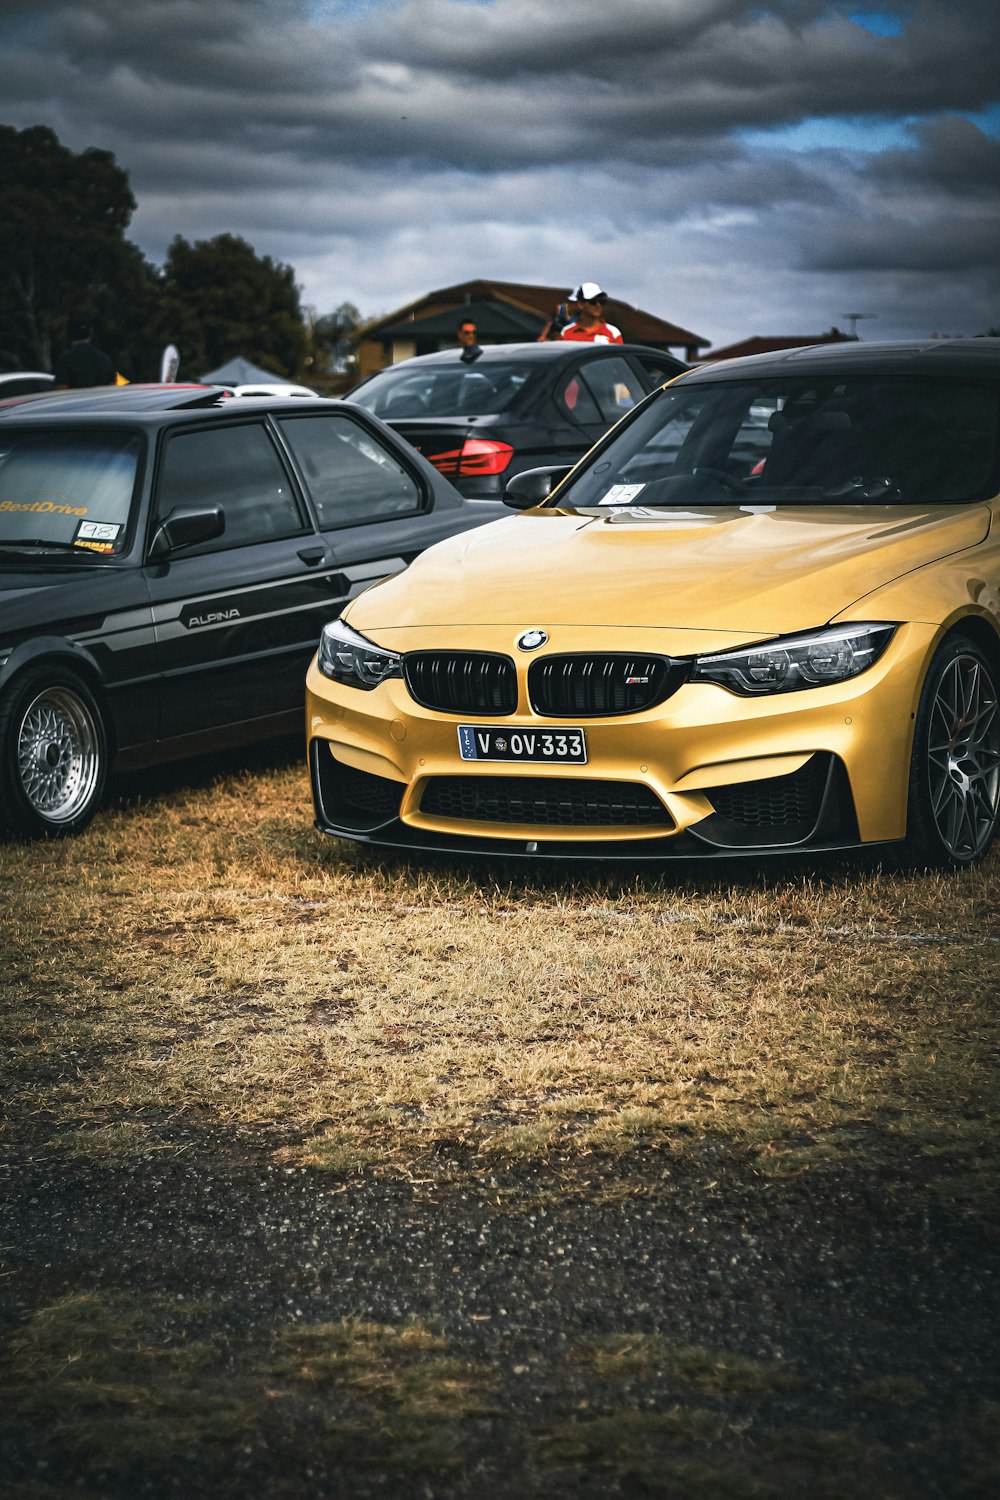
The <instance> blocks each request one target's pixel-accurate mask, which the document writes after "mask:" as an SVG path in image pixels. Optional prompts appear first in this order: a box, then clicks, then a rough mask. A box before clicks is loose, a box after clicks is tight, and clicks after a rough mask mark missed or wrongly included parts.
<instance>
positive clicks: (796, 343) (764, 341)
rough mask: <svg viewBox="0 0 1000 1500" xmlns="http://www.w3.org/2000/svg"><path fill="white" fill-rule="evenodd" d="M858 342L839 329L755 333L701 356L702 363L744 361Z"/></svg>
mask: <svg viewBox="0 0 1000 1500" xmlns="http://www.w3.org/2000/svg"><path fill="white" fill-rule="evenodd" d="M856 342H857V340H856V339H855V338H854V337H853V336H852V335H851V334H849V333H841V331H840V329H839V328H831V329H830V331H829V333H800V334H773V335H771V334H760V333H755V334H752V335H751V336H750V338H748V339H741V340H740V342H739V343H738V344H723V345H721V346H720V347H719V348H718V349H708V350H706V351H705V353H704V354H703V355H702V356H701V359H702V362H703V363H707V362H708V361H709V360H713V359H742V358H743V356H744V355H746V354H779V353H780V352H781V350H782V349H801V348H804V347H805V346H807V345H810V344H853V343H856Z"/></svg>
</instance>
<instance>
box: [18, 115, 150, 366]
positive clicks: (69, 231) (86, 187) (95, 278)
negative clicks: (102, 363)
mask: <svg viewBox="0 0 1000 1500" xmlns="http://www.w3.org/2000/svg"><path fill="white" fill-rule="evenodd" d="M0 182H2V183H3V195H4V208H3V213H2V215H0V363H2V364H5V365H7V366H8V367H9V368H10V367H12V368H22V369H32V368H33V369H42V370H49V369H51V368H52V352H53V350H54V349H58V348H60V347H61V346H62V344H63V343H65V340H66V321H67V318H68V317H69V315H70V314H71V313H73V312H81V313H83V314H84V315H86V316H88V317H92V318H93V319H94V321H95V324H96V326H97V330H98V341H99V342H101V343H102V344H104V345H105V347H106V348H107V352H108V353H109V354H110V356H111V358H112V360H113V361H114V362H115V363H116V364H118V366H119V368H121V369H123V370H124V371H125V372H126V373H129V374H131V373H132V365H133V362H135V361H136V360H138V359H139V358H141V357H142V356H143V355H144V354H145V352H146V351H145V350H144V348H143V334H142V331H143V329H144V328H145V327H147V326H148V318H149V316H150V313H151V311H152V307H153V302H154V299H155V296H156V278H155V272H154V271H153V268H152V267H151V266H150V265H149V264H148V263H147V262H146V261H145V260H144V258H143V256H142V254H141V253H140V251H139V250H138V249H137V248H136V246H135V245H133V244H130V242H129V241H128V240H126V238H125V230H126V228H127V227H128V224H129V221H130V219H131V217H132V212H133V210H134V208H135V199H134V197H133V196H132V191H131V189H130V187H129V181H128V175H127V173H125V172H124V171H122V169H121V168H120V167H119V166H118V165H117V164H116V162H115V159H114V156H113V155H112V154H111V152H110V151H99V150H97V149H96V148H95V147H88V148H87V149H86V150H85V151H82V152H80V153H79V155H77V154H76V153H74V152H72V151H70V150H69V149H68V147H66V146H63V145H62V144H61V143H60V141H59V139H58V137H57V136H56V135H55V134H54V132H53V131H51V130H49V129H48V128H47V127H46V126H43V125H34V126H31V127H30V128H29V129H27V130H21V131H18V130H15V129H13V128H12V127H10V126H6V125H5V126H0Z"/></svg>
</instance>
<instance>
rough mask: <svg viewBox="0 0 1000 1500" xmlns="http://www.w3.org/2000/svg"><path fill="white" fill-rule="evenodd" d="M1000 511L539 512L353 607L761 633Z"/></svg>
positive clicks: (891, 571) (842, 605) (854, 591)
mask: <svg viewBox="0 0 1000 1500" xmlns="http://www.w3.org/2000/svg"><path fill="white" fill-rule="evenodd" d="M989 527H990V510H989V508H988V507H987V506H984V505H969V506H961V507H959V508H953V507H948V508H945V507H943V506H937V507H926V506H925V507H922V508H917V507H906V506H865V507H864V508H861V507H858V506H843V507H836V508H832V507H823V508H822V509H819V508H808V507H800V508H794V509H782V510H768V509H764V508H760V509H758V510H751V509H749V508H746V507H744V508H738V507H735V506H733V507H723V508H718V509H711V510H709V509H706V510H703V511H697V512H695V511H677V510H672V511H652V510H650V511H643V510H641V509H638V508H637V509H633V510H623V511H617V512H611V513H609V514H597V513H595V512H593V511H570V510H535V511H529V512H525V513H523V514H522V515H519V516H515V517H510V518H509V519H505V520H502V521H498V522H496V523H495V524H493V525H491V526H484V527H480V528H478V529H477V530H475V531H470V532H465V533H463V534H462V535H461V536H458V537H455V538H452V539H451V540H449V541H446V542H443V543H441V544H440V545H439V546H436V547H432V548H431V549H430V550H429V551H427V552H425V553H423V554H422V556H420V557H419V558H417V560H416V561H415V562H414V563H413V564H412V565H411V566H410V568H409V569H408V570H407V572H405V573H403V574H400V575H398V576H397V577H395V578H392V579H389V580H387V581H386V582H385V583H382V584H379V585H377V586H376V587H375V588H373V589H371V590H369V591H368V592H367V593H366V594H363V595H362V596H361V597H360V598H359V599H358V600H357V601H356V602H355V604H354V605H353V606H352V608H351V612H350V620H351V624H352V625H353V626H354V628H355V629H356V630H361V631H362V632H364V631H367V630H377V629H379V630H385V629H387V628H388V629H391V628H393V627H399V628H406V627H414V626H419V627H429V626H451V627H454V626H459V627H476V626H484V627H485V626H494V625H502V626H505V627H507V626H515V627H524V626H526V625H527V626H545V627H549V626H552V625H560V626H568V625H572V626H593V625H601V626H608V627H611V626H624V627H631V628H640V629H649V628H661V629H662V628H667V629H668V630H676V631H684V630H693V631H698V632H705V631H711V632H721V633H729V632H732V633H735V634H738V635H741V636H749V637H762V636H769V635H781V634H787V633H788V632H791V631H796V630H803V629H808V628H810V627H812V626H815V625H819V624H823V623H825V622H826V621H827V620H830V619H832V618H833V617H834V616H836V615H837V614H839V613H840V612H841V611H842V610H844V609H846V608H848V606H850V605H852V604H854V603H856V602H857V601H858V600H859V599H861V598H862V597H863V596H864V595H865V594H867V593H870V592H871V591H872V590H874V589H877V588H879V587H881V586H882V585H883V584H886V583H888V582H890V581H891V580H892V579H894V578H898V577H900V576H901V575H902V574H904V573H909V572H911V571H912V570H913V569H915V568H920V567H922V566H924V565H925V564H927V563H929V562H932V561H934V560H935V559H936V558H939V557H944V556H946V555H947V554H949V553H952V552H958V551H961V550H962V549H964V548H966V547H972V546H975V545H976V543H978V542H981V541H982V540H983V539H984V538H985V537H986V535H987V533H988V531H989Z"/></svg>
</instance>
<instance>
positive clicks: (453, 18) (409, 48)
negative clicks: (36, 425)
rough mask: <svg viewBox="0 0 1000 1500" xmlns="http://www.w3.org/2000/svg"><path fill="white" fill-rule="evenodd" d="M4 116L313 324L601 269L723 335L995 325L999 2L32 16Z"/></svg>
mask: <svg viewBox="0 0 1000 1500" xmlns="http://www.w3.org/2000/svg"><path fill="white" fill-rule="evenodd" d="M0 98H2V99H3V100H4V101H5V102H4V107H3V111H2V114H3V119H4V122H5V123H7V124H12V125H16V126H18V127H22V128H23V127H24V126H27V125H32V124H46V125H50V126H51V127H52V128H53V129H54V130H55V131H56V132H57V134H58V135H59V137H60V139H62V140H63V141H64V143H65V144H67V145H69V146H71V147H72V148H73V149H74V150H81V149H82V148H83V147H85V146H89V145H95V146H100V147H103V148H105V149H107V150H111V151H113V152H114V153H115V156H116V158H117V159H118V161H119V163H120V164H121V165H122V166H123V167H124V168H125V169H126V170H127V171H128V172H129V175H130V178H131V182H132V187H133V190H134V192H135V195H136V197H137V199H138V202H139V209H138V212H137V214H136V216H135V219H134V221H133V224H132V227H131V231H130V233H131V235H132V237H133V238H134V239H135V240H136V241H137V242H138V243H139V244H140V245H141V246H142V248H143V250H144V251H145V252H146V254H147V255H149V256H150V258H151V259H153V260H154V261H161V260H162V259H163V256H164V254H165V252H166V248H167V245H168V244H169V242H170V239H171V238H172V237H173V235H174V234H177V233H180V234H183V235H185V237H187V238H189V239H192V238H202V237H207V236H211V235H214V234H218V233H221V232H223V231H227V232H231V233H237V234H242V235H244V236H245V237H246V238H247V239H248V240H250V242H251V243H252V244H253V245H254V247H255V248H256V249H257V250H258V251H259V252H260V253H266V254H270V255H272V256H274V257H276V258H277V259H279V260H283V261H286V262H288V263H290V264H292V265H293V266H294V267H295V269H296V273H297V275H298V278H299V280H300V282H301V283H302V284H303V289H304V295H305V298H306V300H307V301H309V302H310V303H312V304H314V305H315V306H316V307H317V308H318V309H319V310H320V311H324V310H327V309H329V308H330V307H332V306H334V305H336V304H337V303H338V302H340V301H341V300H343V299H344V298H349V299H350V300H352V301H354V302H356V303H357V304H358V305H359V306H360V307H361V308H362V309H363V310H364V311H365V312H367V313H372V314H374V313H377V312H381V311H388V310H390V309H391V308H392V307H393V306H395V305H398V304H400V303H402V302H405V301H407V300H409V299H410V298H412V297H415V296H417V295H419V294H420V293H422V292H424V291H426V290H427V289H429V288H430V287H432V286H440V285H445V284H448V283H450V282H453V281H459V280H463V279H465V278H466V277H471V276H492V277H497V278H500V279H504V280H509V281H522V280H523V281H539V282H545V283H552V284H555V285H558V284H561V283H566V285H567V286H568V285H569V284H570V282H572V281H575V280H579V279H581V278H596V279H598V280H600V281H602V282H603V283H604V284H605V285H606V286H608V287H609V289H610V290H612V291H613V292H614V293H615V294H616V295H620V296H622V297H624V298H625V299H626V300H628V301H631V302H633V303H636V304H639V305H642V306H644V307H647V308H649V309H650V310H652V311H655V312H658V313H660V314H661V315H662V316H665V317H667V318H670V319H672V320H673V321H675V322H678V323H680V324H682V325H684V326H685V327H688V328H692V329H694V330H695V331H697V332H698V333H700V334H702V335H703V336H704V337H706V338H708V339H710V340H711V341H712V342H715V343H722V342H726V341H728V340H730V339H735V338H739V337H743V336H745V335H748V334H751V333H769V332H770V333H793V334H794V333H802V334H808V333H818V332H820V331H822V330H823V329H824V328H827V327H829V326H831V325H832V324H834V323H838V322H841V323H842V322H843V319H844V318H845V316H846V315H847V314H845V311H844V310H845V309H850V310H857V311H860V310H864V311H865V312H867V313H869V314H872V315H877V316H878V319H879V320H880V321H879V322H878V323H873V324H871V325H867V326H866V327H864V328H863V329H862V330H861V331H862V332H863V333H864V334H865V335H866V336H867V335H868V334H869V333H870V332H871V331H872V330H876V331H877V332H878V334H879V335H880V336H882V335H884V336H889V337H892V336H901V335H908V334H914V333H915V334H924V333H929V332H931V331H935V330H940V331H943V332H950V333H959V332H966V333H973V332H978V331H981V330H982V329H983V328H985V327H987V326H990V325H993V326H998V325H1000V252H998V250H997V246H998V245H1000V142H998V140H997V138H996V137H997V134H998V131H1000V107H998V99H1000V20H998V17H997V9H996V6H995V4H994V3H993V0H990V3H986V0H885V3H884V4H883V5H881V6H880V7H878V9H877V10H872V11H869V10H865V9H864V8H862V7H859V6H852V5H850V4H836V3H831V0H773V3H763V4H762V3H759V0H756V3H750V0H619V4H618V6H617V7H616V8H615V9H614V10H612V9H611V8H609V7H608V6H607V4H606V0H574V4H573V6H572V7H565V6H563V5H559V4H556V3H554V0H492V3H488V0H487V3H483V0H221V3H219V0H216V3H213V4H212V5H211V6H204V5H203V4H201V3H200V0H155V3H154V0H130V3H119V0H84V3H73V4H62V3H57V0H32V3H31V4H22V3H20V0H14V3H13V4H12V3H11V0H8V3H7V5H6V6H5V12H4V19H3V21H2V23H0Z"/></svg>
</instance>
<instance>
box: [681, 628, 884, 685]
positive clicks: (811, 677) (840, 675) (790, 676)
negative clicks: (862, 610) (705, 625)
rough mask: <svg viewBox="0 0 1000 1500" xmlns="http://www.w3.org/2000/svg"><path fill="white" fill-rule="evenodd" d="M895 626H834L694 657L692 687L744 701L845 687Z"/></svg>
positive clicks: (876, 656) (880, 648) (869, 662)
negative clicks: (712, 686)
mask: <svg viewBox="0 0 1000 1500" xmlns="http://www.w3.org/2000/svg"><path fill="white" fill-rule="evenodd" d="M895 629H896V627H895V625H835V626H829V627H827V629H825V630H816V631H812V632H810V633H809V634H808V635H789V636H784V637H781V638H779V639H778V640H776V641H768V642H767V643H766V644H765V645H761V646H751V647H750V648H749V649H747V650H743V651H725V652H722V653H720V654H719V655H718V656H699V657H697V658H696V659H695V664H694V669H693V671H692V673H691V681H692V682H717V683H718V684H719V685H720V687H725V688H729V690H730V692H733V693H739V694H741V696H743V697H755V698H756V697H759V696H760V695H762V694H764V693H791V692H796V691H798V690H799V689H801V688H812V687H824V686H825V685H826V684H827V683H831V682H846V681H847V679H848V678H849V677H857V676H858V674H859V673H860V672H864V671H866V670H867V668H868V667H870V666H871V665H872V663H873V662H875V661H878V659H879V657H880V656H881V655H882V652H883V651H884V650H885V648H886V646H888V644H889V642H890V640H891V639H892V636H893V632H894V631H895Z"/></svg>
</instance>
